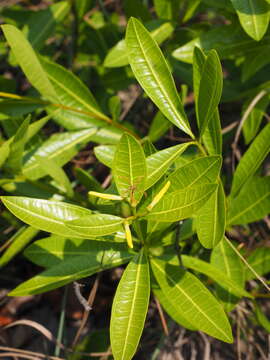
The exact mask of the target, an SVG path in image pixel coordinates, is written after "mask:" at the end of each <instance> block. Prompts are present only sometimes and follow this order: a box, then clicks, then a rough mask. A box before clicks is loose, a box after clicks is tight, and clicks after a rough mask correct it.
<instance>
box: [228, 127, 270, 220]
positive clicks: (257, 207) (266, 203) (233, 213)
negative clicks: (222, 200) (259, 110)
mask: <svg viewBox="0 0 270 360" xmlns="http://www.w3.org/2000/svg"><path fill="white" fill-rule="evenodd" d="M269 125H270V124H269ZM269 212H270V176H266V177H263V178H257V177H255V178H253V179H251V180H250V181H249V182H248V183H247V184H246V185H245V186H244V187H243V189H242V191H241V192H240V194H239V195H238V196H237V197H235V198H232V199H231V201H230V203H229V212H228V225H238V224H241V225H242V224H248V223H250V222H254V221H257V220H260V219H262V218H263V217H264V216H266V215H267V214H269Z"/></svg>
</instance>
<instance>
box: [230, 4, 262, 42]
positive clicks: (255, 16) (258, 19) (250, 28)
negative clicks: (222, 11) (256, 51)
mask: <svg viewBox="0 0 270 360" xmlns="http://www.w3.org/2000/svg"><path fill="white" fill-rule="evenodd" d="M231 1H232V4H233V6H234V8H235V10H236V12H237V15H238V17H239V21H240V23H241V25H242V27H243V29H244V30H245V32H246V33H247V34H248V35H249V36H250V37H252V38H253V39H254V40H257V41H259V40H261V38H262V37H263V35H264V34H265V32H266V30H267V27H268V23H269V5H268V4H267V2H266V1H265V0H252V1H251V0H231Z"/></svg>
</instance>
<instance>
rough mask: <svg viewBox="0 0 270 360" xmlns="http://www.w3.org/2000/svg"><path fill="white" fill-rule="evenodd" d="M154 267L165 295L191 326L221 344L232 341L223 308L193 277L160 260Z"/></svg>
mask: <svg viewBox="0 0 270 360" xmlns="http://www.w3.org/2000/svg"><path fill="white" fill-rule="evenodd" d="M151 267H152V270H153V272H154V275H155V278H156V280H157V282H158V283H159V285H160V288H161V290H162V291H163V293H165V294H167V297H169V298H170V299H172V301H173V302H174V303H175V304H177V306H178V308H179V311H181V312H182V313H183V316H184V317H185V318H187V319H188V321H189V322H190V323H191V324H192V325H194V326H195V327H196V328H197V329H198V330H201V331H204V332H205V333H207V334H208V335H211V336H213V337H216V338H217V339H220V340H222V341H225V342H228V343H231V342H232V341H233V339H232V333H231V327H230V324H229V321H228V319H227V317H226V315H225V313H224V311H223V309H222V306H221V305H220V304H219V302H218V301H217V300H216V299H215V297H214V296H213V295H212V294H211V293H210V291H209V290H208V289H207V288H206V287H205V286H204V285H203V284H202V283H201V282H200V281H199V280H198V279H197V278H196V277H195V276H194V275H192V274H191V273H189V272H187V271H184V270H183V269H181V268H180V267H179V265H178V266H175V265H171V264H170V263H168V262H165V261H162V260H158V259H151Z"/></svg>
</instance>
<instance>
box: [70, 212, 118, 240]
mask: <svg viewBox="0 0 270 360" xmlns="http://www.w3.org/2000/svg"><path fill="white" fill-rule="evenodd" d="M123 222H124V219H122V218H120V217H118V216H114V215H108V214H94V215H89V216H84V217H81V218H79V219H75V220H71V221H66V222H65V224H66V226H67V227H69V228H70V229H71V230H72V231H74V232H76V233H77V234H79V235H80V236H84V237H86V238H87V237H96V236H104V235H109V234H112V233H115V232H117V231H121V230H122V229H123V226H122V224H123Z"/></svg>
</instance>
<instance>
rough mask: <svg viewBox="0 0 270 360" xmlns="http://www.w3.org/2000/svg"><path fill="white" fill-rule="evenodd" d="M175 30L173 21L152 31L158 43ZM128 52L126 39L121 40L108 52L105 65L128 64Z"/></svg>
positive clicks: (118, 65) (117, 65)
mask: <svg viewBox="0 0 270 360" xmlns="http://www.w3.org/2000/svg"><path fill="white" fill-rule="evenodd" d="M172 32H173V26H172V24H171V23H169V22H166V23H164V24H162V25H161V26H159V27H158V28H157V29H155V30H153V31H151V32H150V34H151V36H152V37H153V39H155V40H156V42H157V43H158V44H162V43H163V41H165V40H166V39H167V38H168V37H169V36H170V35H171V34H172ZM128 64H129V62H128V54H127V47H126V42H125V40H124V39H123V40H120V41H119V42H118V43H117V44H116V45H115V46H114V47H113V48H112V49H110V51H109V52H108V54H107V56H106V58H105V60H104V66H105V67H109V68H114V67H121V66H125V65H128Z"/></svg>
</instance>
